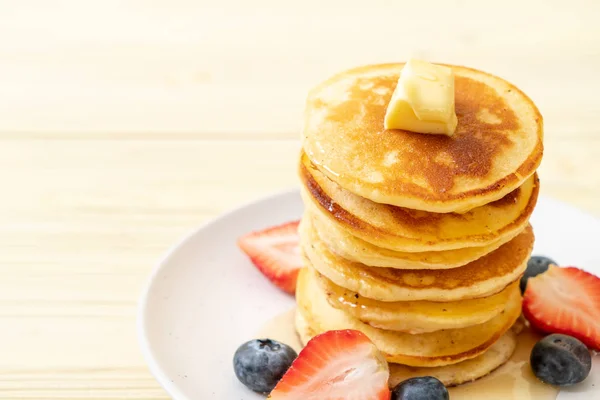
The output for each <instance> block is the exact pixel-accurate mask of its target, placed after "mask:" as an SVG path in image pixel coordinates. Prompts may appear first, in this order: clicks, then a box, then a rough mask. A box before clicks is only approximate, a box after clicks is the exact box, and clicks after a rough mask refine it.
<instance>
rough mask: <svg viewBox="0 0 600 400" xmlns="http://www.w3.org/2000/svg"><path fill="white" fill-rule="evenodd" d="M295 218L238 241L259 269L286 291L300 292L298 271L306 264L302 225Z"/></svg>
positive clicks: (250, 234) (245, 236)
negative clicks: (299, 231) (301, 235)
mask: <svg viewBox="0 0 600 400" xmlns="http://www.w3.org/2000/svg"><path fill="white" fill-rule="evenodd" d="M299 223H300V221H292V222H288V223H286V224H283V225H278V226H274V227H271V228H268V229H265V230H262V231H257V232H252V233H249V234H247V235H244V236H242V237H241V238H240V239H239V240H238V246H239V247H240V249H242V250H243V251H244V253H246V255H247V256H248V257H250V260H252V262H253V263H254V265H255V266H256V268H258V269H259V270H260V272H262V273H263V275H265V276H266V277H267V278H269V280H270V281H271V282H273V283H274V284H275V285H276V286H277V287H279V288H280V289H283V290H284V291H286V292H288V293H291V294H294V293H295V292H296V279H297V278H298V271H300V268H302V266H303V261H302V256H301V253H300V247H299V244H298V243H299V237H298V224H299Z"/></svg>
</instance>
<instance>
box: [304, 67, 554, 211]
mask: <svg viewBox="0 0 600 400" xmlns="http://www.w3.org/2000/svg"><path fill="white" fill-rule="evenodd" d="M402 66H403V64H382V65H371V66H365V67H360V68H356V69H352V70H349V71H346V72H342V73H340V74H338V75H335V76H333V77H332V78H330V79H329V80H327V81H325V82H324V83H322V84H321V85H319V86H317V87H316V88H315V89H313V90H312V91H311V93H310V94H309V97H308V100H307V107H306V114H305V124H304V133H303V147H304V150H305V152H306V154H307V155H308V157H309V158H310V160H311V161H312V162H313V163H314V164H315V165H316V166H317V168H318V169H319V170H320V171H321V172H322V173H324V174H325V175H327V176H328V177H329V178H330V179H331V180H333V181H335V182H336V183H338V184H339V185H340V186H342V187H343V188H345V189H347V190H349V191H351V192H353V193H356V194H358V195H360V196H362V197H366V198H368V199H370V200H373V201H375V202H378V203H385V204H392V205H396V206H400V207H406V208H412V209H416V210H424V211H431V212H438V213H446V212H462V211H466V210H469V209H472V208H474V207H477V206H480V205H483V204H487V203H490V202H492V201H495V200H498V199H500V198H502V197H504V196H505V195H506V194H508V193H510V192H511V191H513V190H515V189H516V188H517V187H519V186H520V185H521V184H522V183H523V182H524V181H525V179H527V178H528V177H529V176H531V175H532V174H533V172H534V171H535V170H536V168H537V167H538V165H539V163H540V161H541V158H542V152H543V147H542V136H543V122H542V116H541V115H540V113H539V111H538V109H537V108H536V106H535V104H534V103H533V102H532V101H531V100H530V99H529V98H528V97H527V96H526V95H525V94H524V93H523V92H521V91H520V90H519V89H518V88H516V87H515V86H513V85H511V84H510V83H508V82H506V81H504V80H503V79H500V78H498V77H495V76H493V75H490V74H487V73H485V72H481V71H477V70H474V69H470V68H465V67H459V66H450V67H451V68H452V69H453V70H454V74H455V97H456V114H457V117H458V126H457V129H456V133H455V134H454V136H452V137H448V136H445V135H427V134H420V133H414V132H409V131H403V130H398V129H392V130H386V129H384V128H383V120H384V116H385V112H386V108H387V105H388V103H389V100H390V98H391V96H392V93H393V91H394V89H395V87H396V84H397V81H398V77H399V74H400V71H401V69H402Z"/></svg>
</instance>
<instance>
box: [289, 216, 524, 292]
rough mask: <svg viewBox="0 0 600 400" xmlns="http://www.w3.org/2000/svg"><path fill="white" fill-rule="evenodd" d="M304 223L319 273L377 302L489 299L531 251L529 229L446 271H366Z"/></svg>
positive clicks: (517, 273) (515, 275) (306, 248)
mask: <svg viewBox="0 0 600 400" xmlns="http://www.w3.org/2000/svg"><path fill="white" fill-rule="evenodd" d="M305 222H306V220H304V219H303V220H302V223H301V224H300V227H299V234H300V246H301V248H302V250H303V252H304V254H305V256H306V258H307V259H308V262H309V263H310V265H312V266H313V267H314V268H315V269H316V270H317V271H318V272H319V273H321V274H323V275H324V276H326V277H327V278H328V279H329V280H331V281H333V282H334V283H335V284H336V285H338V286H341V287H343V288H346V289H349V290H351V291H353V292H356V293H358V294H359V295H360V296H363V297H367V298H369V299H373V300H379V301H388V302H391V301H416V300H429V301H441V302H445V301H458V300H464V299H473V298H479V297H487V296H491V295H492V294H495V293H498V292H500V291H501V290H503V289H504V288H505V287H506V286H508V285H509V284H511V283H512V282H514V281H516V280H518V279H519V278H520V277H521V275H522V274H523V272H524V271H525V268H526V267H527V260H528V258H529V255H530V254H531V250H532V247H533V240H534V237H533V230H532V229H531V226H528V227H527V229H525V231H523V233H521V234H520V235H518V236H517V237H515V238H514V239H513V240H511V241H510V242H508V243H506V244H504V245H502V246H500V247H499V248H498V249H497V250H495V251H493V252H492V253H490V254H488V255H486V256H484V257H482V258H480V259H478V260H475V261H473V262H471V263H469V264H467V265H465V266H463V267H458V268H453V269H445V270H401V269H394V268H378V267H369V266H366V265H364V264H359V263H355V262H352V261H349V260H346V259H344V258H342V257H340V256H338V255H336V254H334V253H332V252H331V251H330V250H329V249H328V248H327V246H325V244H324V243H323V241H322V240H321V239H320V237H319V234H318V233H317V231H316V230H314V229H308V228H309V226H307V224H305Z"/></svg>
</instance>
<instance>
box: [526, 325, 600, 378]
mask: <svg viewBox="0 0 600 400" xmlns="http://www.w3.org/2000/svg"><path fill="white" fill-rule="evenodd" d="M530 364H531V369H532V371H533V373H534V374H535V376H537V377H538V378H539V379H540V380H541V381H542V382H544V383H549V384H550V385H556V386H569V385H574V384H576V383H579V382H581V381H583V380H584V379H585V378H587V376H588V375H589V374H590V370H591V369H592V356H591V354H590V351H589V350H588V348H587V347H585V345H584V344H583V343H582V342H581V341H579V340H577V339H575V338H574V337H571V336H567V335H561V334H553V335H549V336H546V337H545V338H543V339H542V340H540V341H539V342H537V343H536V344H535V346H533V350H532V351H531V358H530Z"/></svg>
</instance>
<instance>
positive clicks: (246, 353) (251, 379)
mask: <svg viewBox="0 0 600 400" xmlns="http://www.w3.org/2000/svg"><path fill="white" fill-rule="evenodd" d="M297 356H298V355H297V354H296V352H295V351H294V349H292V348H291V347H290V346H288V345H286V344H283V343H280V342H278V341H276V340H271V339H256V340H251V341H249V342H246V343H244V344H243V345H241V346H240V347H238V349H237V351H236V352H235V355H234V356H233V369H234V371H235V376H237V378H238V379H239V380H240V382H242V383H243V384H244V385H246V386H247V387H248V388H250V389H252V390H254V391H255V392H259V393H269V392H270V391H272V390H273V388H274V387H275V385H277V382H279V380H280V379H281V377H283V375H284V374H285V372H286V371H287V370H288V368H289V367H290V365H292V362H293V361H294V360H295V359H296V357H297Z"/></svg>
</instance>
